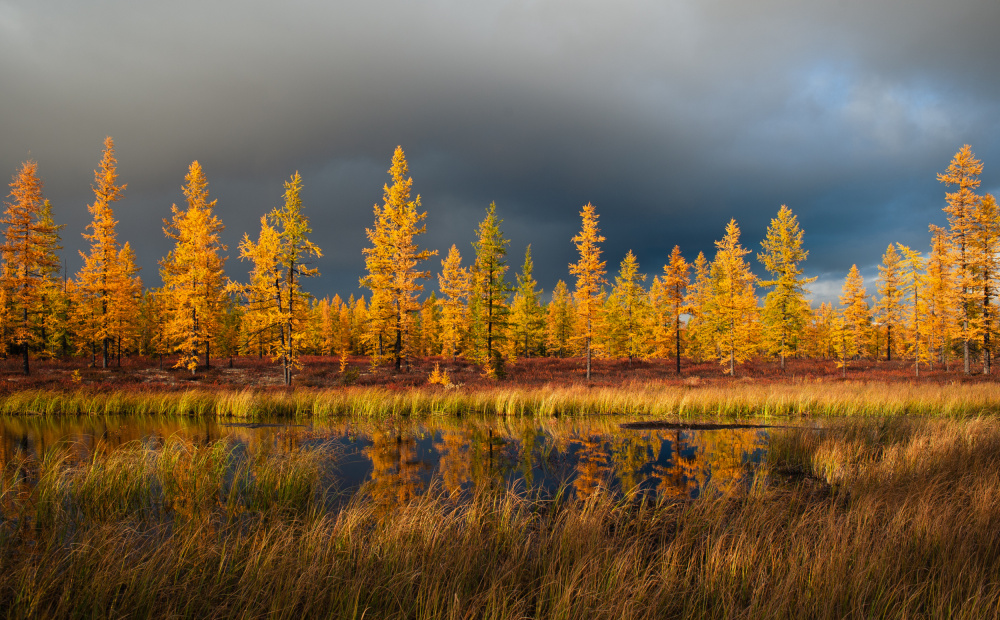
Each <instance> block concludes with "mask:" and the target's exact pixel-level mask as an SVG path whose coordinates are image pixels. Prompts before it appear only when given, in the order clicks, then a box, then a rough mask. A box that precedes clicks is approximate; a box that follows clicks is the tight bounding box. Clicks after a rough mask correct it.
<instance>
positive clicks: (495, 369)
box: [469, 202, 512, 376]
mask: <svg viewBox="0 0 1000 620" xmlns="http://www.w3.org/2000/svg"><path fill="white" fill-rule="evenodd" d="M496 207H497V206H496V203H492V202H491V203H490V206H489V208H487V209H486V217H485V218H484V219H483V221H482V222H480V223H479V229H478V231H477V235H476V241H474V242H473V243H472V247H473V248H474V249H475V251H476V262H475V263H474V264H473V265H472V271H471V279H472V294H471V296H470V298H469V314H470V317H471V329H472V339H473V347H472V352H473V355H474V356H475V357H476V359H477V360H478V361H479V363H480V364H481V365H483V366H484V367H485V369H486V372H487V374H489V375H490V376H496V375H497V374H498V373H499V372H500V369H501V363H500V359H501V358H500V351H501V350H502V348H503V347H502V345H503V344H504V343H505V342H506V338H507V327H508V319H509V316H510V306H509V305H508V303H507V297H508V295H509V294H510V292H511V290H512V288H511V286H510V284H509V283H508V282H507V280H506V277H505V276H506V273H507V246H508V245H510V239H507V238H505V237H504V236H503V232H501V230H500V224H502V223H503V220H501V219H500V218H498V217H497V214H496Z"/></svg>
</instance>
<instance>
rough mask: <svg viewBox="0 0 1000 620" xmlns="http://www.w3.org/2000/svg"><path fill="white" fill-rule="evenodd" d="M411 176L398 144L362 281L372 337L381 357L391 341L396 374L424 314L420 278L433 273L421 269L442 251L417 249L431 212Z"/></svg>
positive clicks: (371, 234) (370, 233)
mask: <svg viewBox="0 0 1000 620" xmlns="http://www.w3.org/2000/svg"><path fill="white" fill-rule="evenodd" d="M408 173H409V165H408V164H407V163H406V156H405V154H404V153H403V147H401V146H397V147H396V150H395V152H393V154H392V165H391V166H390V168H389V176H390V177H391V178H392V185H388V184H386V185H385V186H383V194H382V204H381V205H378V204H376V205H375V208H374V211H375V225H374V227H373V228H369V229H366V231H365V232H367V234H368V240H369V241H370V242H371V243H372V247H370V248H365V249H364V253H365V266H366V267H367V269H368V275H367V276H365V277H363V278H361V286H364V287H367V288H369V289H371V291H372V299H371V305H370V308H369V315H370V326H369V333H370V334H371V339H372V341H373V343H377V350H378V355H379V356H381V355H382V354H383V352H384V344H385V342H384V340H385V339H388V341H389V342H390V343H391V344H392V357H393V360H394V361H395V366H396V370H397V371H399V370H400V369H401V368H402V359H403V352H404V350H406V347H407V343H406V338H408V337H409V335H410V333H411V327H412V324H413V320H414V316H413V315H414V313H416V312H417V311H418V310H420V305H421V304H420V301H419V299H418V295H419V293H420V292H421V291H422V290H423V289H424V286H423V284H420V283H418V280H422V279H426V278H429V277H430V272H429V271H421V270H419V269H417V265H419V264H420V262H421V261H424V260H427V259H428V258H430V257H431V256H436V255H437V250H433V251H432V250H421V249H420V248H419V247H418V246H417V243H416V239H415V237H416V236H417V235H422V234H423V233H424V232H426V230H427V226H426V224H421V222H423V221H424V220H425V219H426V218H427V212H426V211H424V212H420V211H418V207H419V206H420V195H419V194H418V195H417V196H416V197H415V198H413V199H411V198H410V193H411V189H412V187H413V179H412V178H411V177H409V176H407V175H408Z"/></svg>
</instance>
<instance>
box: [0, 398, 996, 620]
mask: <svg viewBox="0 0 1000 620" xmlns="http://www.w3.org/2000/svg"><path fill="white" fill-rule="evenodd" d="M73 455H74V452H73V451H72V450H68V451H67V450H61V451H60V450H53V451H52V452H51V456H49V455H46V456H43V457H42V458H41V459H39V460H31V459H28V458H27V457H24V458H22V459H21V460H19V461H16V462H12V463H10V464H9V465H8V467H7V468H6V470H5V471H4V475H3V477H2V480H3V487H2V488H0V501H2V503H3V514H4V520H3V521H2V523H0V536H2V539H0V544H2V553H0V608H2V609H5V610H7V614H8V615H9V616H10V617H66V616H76V617H93V616H100V617H107V616H123V617H153V616H155V617H162V616H186V617H205V616H209V617H241V618H242V617H261V616H269V617H271V616H273V617H278V618H283V617H288V618H298V617H302V616H322V617H347V618H351V617H353V618H361V617H365V618H469V617H483V618H524V617H543V618H648V617H673V616H683V617H704V618H751V617H787V618H800V617H817V618H843V617H873V616H878V617H899V618H905V617H959V618H984V617H996V616H997V614H998V613H1000V582H998V581H997V578H996V567H997V566H998V565H1000V470H998V468H997V467H996V463H997V462H998V459H1000V423H998V422H997V421H996V420H994V419H987V418H969V419H940V418H938V419H930V418H913V417H905V416H899V417H893V418H857V419H852V420H846V421H830V422H829V423H828V430H825V431H822V432H816V431H811V430H801V429H791V430H787V431H780V432H775V433H774V434H773V436H772V440H771V449H770V452H769V455H768V458H767V461H766V463H765V465H764V467H763V470H762V471H761V472H760V474H759V475H758V477H757V479H756V481H755V483H754V484H753V486H752V487H751V488H750V489H749V490H748V491H744V492H740V493H726V492H721V491H720V492H717V493H712V492H706V493H703V494H702V497H701V498H700V499H698V500H693V501H667V500H663V501H659V502H646V503H642V502H636V501H632V500H629V499H616V498H615V497H613V496H611V495H609V494H604V493H598V494H596V495H595V496H593V497H591V498H589V499H588V500H586V501H578V500H573V499H569V498H568V497H567V496H565V495H561V496H559V497H557V498H554V499H539V498H537V497H531V496H525V495H524V494H518V493H514V492H510V491H487V490H479V491H477V492H475V493H474V494H473V496H472V497H469V498H465V499H457V498H454V497H452V496H449V495H448V494H447V493H445V492H443V491H442V490H440V489H436V490H435V489H432V490H431V491H430V492H428V493H426V494H424V495H423V496H421V497H419V498H417V499H416V500H413V501H410V502H405V503H402V504H399V505H396V506H390V507H387V506H385V505H384V504H381V503H379V502H375V501H372V500H370V499H368V498H367V496H366V495H365V494H364V493H359V494H357V495H355V496H354V498H353V499H352V500H350V502H349V503H347V504H346V505H339V504H337V503H336V502H330V501H329V500H330V496H329V494H328V490H327V489H326V488H325V486H324V484H325V483H324V481H323V480H322V478H321V476H320V474H319V467H318V465H319V463H321V461H322V460H323V459H327V458H330V455H329V454H324V453H321V452H317V451H315V450H293V451H291V452H287V453H282V452H278V451H274V450H272V451H268V450H266V449H264V448H237V447H236V445H230V444H228V443H226V442H216V443H214V444H210V445H198V444H195V443H191V442H186V441H183V440H180V439H177V438H172V439H169V440H167V441H166V442H165V444H164V445H163V447H162V449H160V448H157V449H153V448H151V447H147V446H144V445H142V444H139V443H131V444H128V445H126V446H125V447H124V448H121V449H117V450H105V449H97V450H95V451H93V452H92V453H91V454H90V455H89V456H87V457H85V458H82V457H81V458H77V457H74V456H73ZM22 474H23V475H26V476H27V477H28V478H27V481H26V480H25V479H24V478H22V477H21V475H22Z"/></svg>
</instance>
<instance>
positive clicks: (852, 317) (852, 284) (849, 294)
mask: <svg viewBox="0 0 1000 620" xmlns="http://www.w3.org/2000/svg"><path fill="white" fill-rule="evenodd" d="M840 305H841V306H843V311H842V312H841V315H842V317H843V322H844V326H843V329H846V330H848V331H849V332H850V346H849V350H850V355H848V357H853V356H856V355H857V354H858V353H859V352H860V351H861V349H862V347H864V343H865V342H866V341H867V338H868V329H869V326H870V325H871V312H870V310H869V308H868V291H867V290H866V289H865V280H864V278H863V277H862V276H861V272H860V271H858V266H857V265H851V269H850V271H848V272H847V278H845V279H844V286H843V288H841V291H840ZM838 329H839V327H838ZM843 338H844V336H843V335H842V334H841V335H840V340H842V341H843ZM839 352H840V353H841V355H843V354H844V352H843V350H841V351H839Z"/></svg>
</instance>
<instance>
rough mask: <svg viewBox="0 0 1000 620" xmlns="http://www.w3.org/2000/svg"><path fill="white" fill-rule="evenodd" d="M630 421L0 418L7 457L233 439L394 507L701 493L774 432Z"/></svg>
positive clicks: (746, 472)
mask: <svg viewBox="0 0 1000 620" xmlns="http://www.w3.org/2000/svg"><path fill="white" fill-rule="evenodd" d="M626 421H632V419H630V418H623V417H614V418H612V417H599V418H585V419H565V418H564V419H555V418H552V419H545V420H535V419H520V418H513V419H504V418H471V419H470V418H462V419H458V418H431V419H420V420H407V419H403V420H385V421H374V420H372V421H368V420H324V421H315V422H313V423H311V424H282V423H281V422H280V421H274V422H273V423H272V424H241V423H239V422H234V421H228V420H215V419H209V418H197V419H193V418H167V417H134V416H132V417H76V418H72V417H62V418H57V417H0V462H2V463H4V464H6V463H9V462H12V461H13V460H15V459H23V458H25V457H28V458H39V457H41V456H42V455H44V454H46V453H47V452H49V451H52V450H56V451H61V452H62V453H64V454H66V455H67V457H68V458H69V459H70V461H71V462H72V461H73V460H78V459H84V458H86V457H87V456H88V455H89V454H90V453H91V452H92V451H93V450H95V449H97V447H98V446H101V449H103V450H114V449H115V448H117V447H120V446H122V445H124V444H127V443H129V442H135V441H139V442H142V444H143V445H146V446H152V447H156V446H159V445H162V444H163V442H164V441H165V440H166V439H167V438H169V437H171V436H177V437H180V438H183V439H184V440H185V441H189V442H191V443H192V444H194V445H199V446H209V445H213V444H215V443H216V442H218V441H227V442H229V443H230V444H233V445H234V446H236V447H241V446H242V447H244V448H245V447H248V446H250V447H253V448H254V450H255V451H256V452H268V451H272V450H273V451H277V452H294V451H296V450H299V449H302V448H316V447H323V448H327V449H328V452H327V454H329V455H330V456H329V457H328V458H327V461H326V462H325V468H326V471H324V476H323V477H324V479H325V480H329V481H330V482H331V484H332V485H333V486H335V487H336V488H338V489H340V490H344V491H347V492H348V493H353V492H355V491H357V490H359V489H360V491H361V492H362V493H364V494H366V495H367V496H369V497H370V498H372V499H374V500H376V501H378V502H381V503H385V504H387V505H395V504H399V503H402V502H407V501H409V500H411V499H413V498H414V497H417V496H419V495H420V494H421V493H424V492H425V491H426V490H427V489H428V488H429V486H430V485H432V484H435V485H438V484H439V485H440V486H441V487H442V488H443V489H444V490H445V491H446V492H448V493H449V494H452V495H454V496H461V495H462V494H464V493H468V492H469V491H471V490H472V489H473V488H476V487H503V486H506V485H516V486H517V487H519V488H523V489H531V490H537V491H540V492H543V493H552V492H555V491H556V490H557V489H558V488H559V487H560V485H563V484H565V485H568V486H569V488H570V489H572V492H573V493H575V494H576V495H577V496H578V497H581V498H586V497H589V496H590V495H592V494H594V493H596V492H597V491H598V490H600V489H610V490H612V491H613V492H615V493H618V494H624V495H635V494H646V495H656V496H669V497H677V498H694V497H697V496H698V495H699V494H701V493H703V492H704V490H705V489H706V488H709V487H711V488H712V489H715V490H717V491H718V492H721V493H736V492H740V491H742V490H745V489H746V488H748V485H749V484H750V482H751V480H752V476H753V472H754V470H755V468H756V465H757V464H759V463H760V461H761V459H762V457H763V455H764V450H765V446H766V441H767V435H766V433H765V432H764V431H763V430H760V429H724V430H700V431H685V430H623V429H621V428H620V426H619V425H620V424H621V423H622V422H626Z"/></svg>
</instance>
